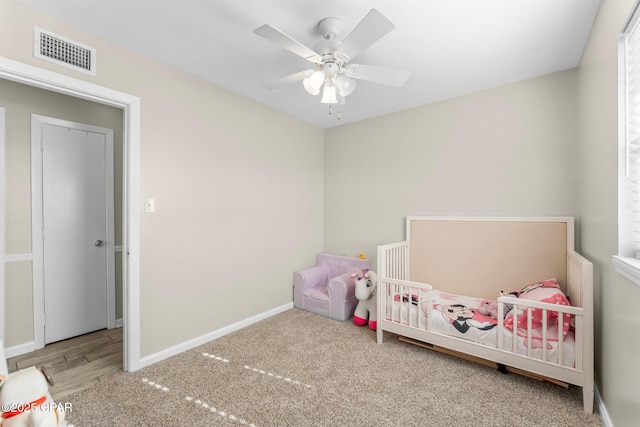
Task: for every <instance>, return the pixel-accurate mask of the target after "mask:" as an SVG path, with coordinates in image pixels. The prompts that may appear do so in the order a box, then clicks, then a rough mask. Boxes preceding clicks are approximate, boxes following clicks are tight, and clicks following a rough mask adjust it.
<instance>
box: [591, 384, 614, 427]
mask: <svg viewBox="0 0 640 427" xmlns="http://www.w3.org/2000/svg"><path fill="white" fill-rule="evenodd" d="M593 389H594V391H595V398H596V406H597V408H598V413H599V414H600V418H602V425H603V426H604V427H613V421H611V417H610V416H609V412H608V411H607V407H606V406H605V404H604V402H603V401H602V396H601V395H600V390H598V386H597V385H595V384H594V385H593Z"/></svg>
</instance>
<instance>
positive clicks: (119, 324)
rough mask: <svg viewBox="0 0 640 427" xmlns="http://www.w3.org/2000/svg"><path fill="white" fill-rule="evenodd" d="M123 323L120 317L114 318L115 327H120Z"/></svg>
mask: <svg viewBox="0 0 640 427" xmlns="http://www.w3.org/2000/svg"><path fill="white" fill-rule="evenodd" d="M123 325H124V323H122V317H121V318H119V319H116V328H122V326H123Z"/></svg>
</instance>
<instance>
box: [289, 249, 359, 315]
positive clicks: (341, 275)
mask: <svg viewBox="0 0 640 427" xmlns="http://www.w3.org/2000/svg"><path fill="white" fill-rule="evenodd" d="M368 268H369V260H367V259H359V258H352V257H347V256H342V255H331V254H324V253H322V254H317V255H316V265H315V266H314V267H311V268H307V269H304V270H298V271H296V272H294V273H293V305H294V306H296V307H298V308H301V309H303V310H307V311H310V312H312V313H316V314H319V315H321V316H325V317H330V318H332V319H335V320H342V321H344V320H347V319H349V318H350V317H352V316H353V312H354V310H355V309H356V305H358V300H357V299H356V296H355V284H354V281H353V278H351V275H352V274H353V273H355V272H357V271H360V270H363V269H368Z"/></svg>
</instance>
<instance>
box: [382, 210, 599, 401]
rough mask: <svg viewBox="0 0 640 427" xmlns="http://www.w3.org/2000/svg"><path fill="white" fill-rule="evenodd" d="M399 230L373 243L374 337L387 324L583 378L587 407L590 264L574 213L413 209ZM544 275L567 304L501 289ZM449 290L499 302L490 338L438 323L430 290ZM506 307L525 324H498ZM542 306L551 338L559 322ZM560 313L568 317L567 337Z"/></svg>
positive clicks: (429, 340)
mask: <svg viewBox="0 0 640 427" xmlns="http://www.w3.org/2000/svg"><path fill="white" fill-rule="evenodd" d="M406 233H407V234H406V240H405V241H403V242H399V243H393V244H388V245H382V246H379V247H378V261H377V268H378V331H377V340H378V343H379V344H382V342H383V337H384V332H385V331H387V332H391V333H393V334H397V335H399V336H400V337H406V338H409V339H411V340H416V341H419V342H421V343H425V344H426V346H430V347H431V346H437V347H438V348H440V349H445V350H447V351H451V352H455V353H458V354H464V355H466V356H467V357H466V358H469V359H472V360H474V359H475V360H483V361H490V362H495V363H496V364H499V365H500V366H501V367H503V368H504V369H509V368H513V369H514V370H520V371H523V372H526V373H530V374H532V375H533V376H538V377H542V378H547V379H549V380H557V381H559V382H562V383H567V384H573V385H576V386H580V387H582V390H583V401H584V411H585V412H587V413H591V412H592V411H593V397H594V396H593V266H592V264H591V263H590V262H589V261H587V260H586V259H585V258H583V257H582V256H581V255H580V254H578V253H577V252H576V251H575V250H574V220H573V218H571V217H553V218H463V217H417V216H411V217H407V222H406ZM551 277H554V278H557V282H558V283H559V284H560V285H561V287H562V291H563V292H564V293H565V294H566V295H567V297H568V298H569V299H570V301H571V305H570V306H564V305H556V304H551V303H548V302H538V301H530V300H527V299H523V298H515V297H513V296H503V297H499V293H500V291H502V290H504V291H510V290H512V289H516V288H519V287H521V286H525V285H527V284H530V283H535V282H536V281H541V280H546V279H547V278H551ZM450 294H451V295H453V294H456V295H465V296H469V297H472V298H478V299H480V298H484V299H492V300H497V306H498V316H497V325H496V326H495V328H493V332H495V334H494V335H495V337H494V338H491V339H492V340H493V342H491V343H487V342H483V343H480V342H475V341H471V340H468V339H463V338H461V336H462V335H460V334H458V335H459V336H455V334H453V336H452V335H449V334H445V333H442V331H441V329H438V328H437V327H436V324H435V323H434V322H439V321H440V318H439V317H437V316H436V315H434V314H433V313H434V312H433V311H432V308H433V306H434V298H437V297H438V296H442V295H444V296H446V297H451V298H453V296H450ZM507 305H510V306H513V308H512V313H515V316H514V318H515V320H516V324H517V320H518V317H517V316H518V313H526V315H527V317H525V319H527V320H528V321H527V322H526V327H525V328H524V329H520V328H518V327H517V326H516V328H515V331H516V332H518V333H516V334H514V333H513V332H512V331H510V330H507V328H506V327H505V324H504V320H503V316H504V313H505V310H506V307H507ZM425 307H426V308H425ZM535 310H540V311H539V313H540V312H541V313H542V321H543V325H542V326H541V327H539V328H537V329H536V328H534V327H532V324H531V319H532V317H533V316H532V312H533V311H535ZM548 314H554V315H555V319H556V320H554V321H555V322H557V328H556V331H557V332H559V333H557V342H555V341H554V342H553V343H552V338H551V333H549V335H547V331H548V330H549V331H551V328H554V327H556V324H554V323H553V321H550V322H549V324H547V315H548ZM523 315H524V314H523ZM565 316H571V319H572V326H571V331H570V333H569V334H568V335H567V336H566V337H565V336H563V334H562V324H561V321H562V319H566V318H567V317H565ZM534 332H535V333H536V334H537V335H536V336H537V337H538V338H537V341H536V339H535V338H533V339H532V336H533V333H534ZM519 336H520V337H519ZM536 342H538V343H539V344H538V345H537V347H539V348H535V347H536V346H535V345H533V344H532V343H536ZM552 344H553V345H552ZM548 348H552V349H551V350H547V349H548Z"/></svg>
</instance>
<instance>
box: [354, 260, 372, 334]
mask: <svg viewBox="0 0 640 427" xmlns="http://www.w3.org/2000/svg"><path fill="white" fill-rule="evenodd" d="M353 278H354V281H355V284H356V298H358V305H357V306H356V311H355V312H354V314H353V323H355V324H356V325H358V326H364V325H366V324H367V323H368V324H369V328H370V329H372V330H374V331H375V330H376V329H377V321H378V315H377V312H378V302H377V300H376V298H375V296H376V290H377V287H378V276H377V274H376V272H375V271H372V270H362V271H360V272H359V273H357V274H354V275H353Z"/></svg>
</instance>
